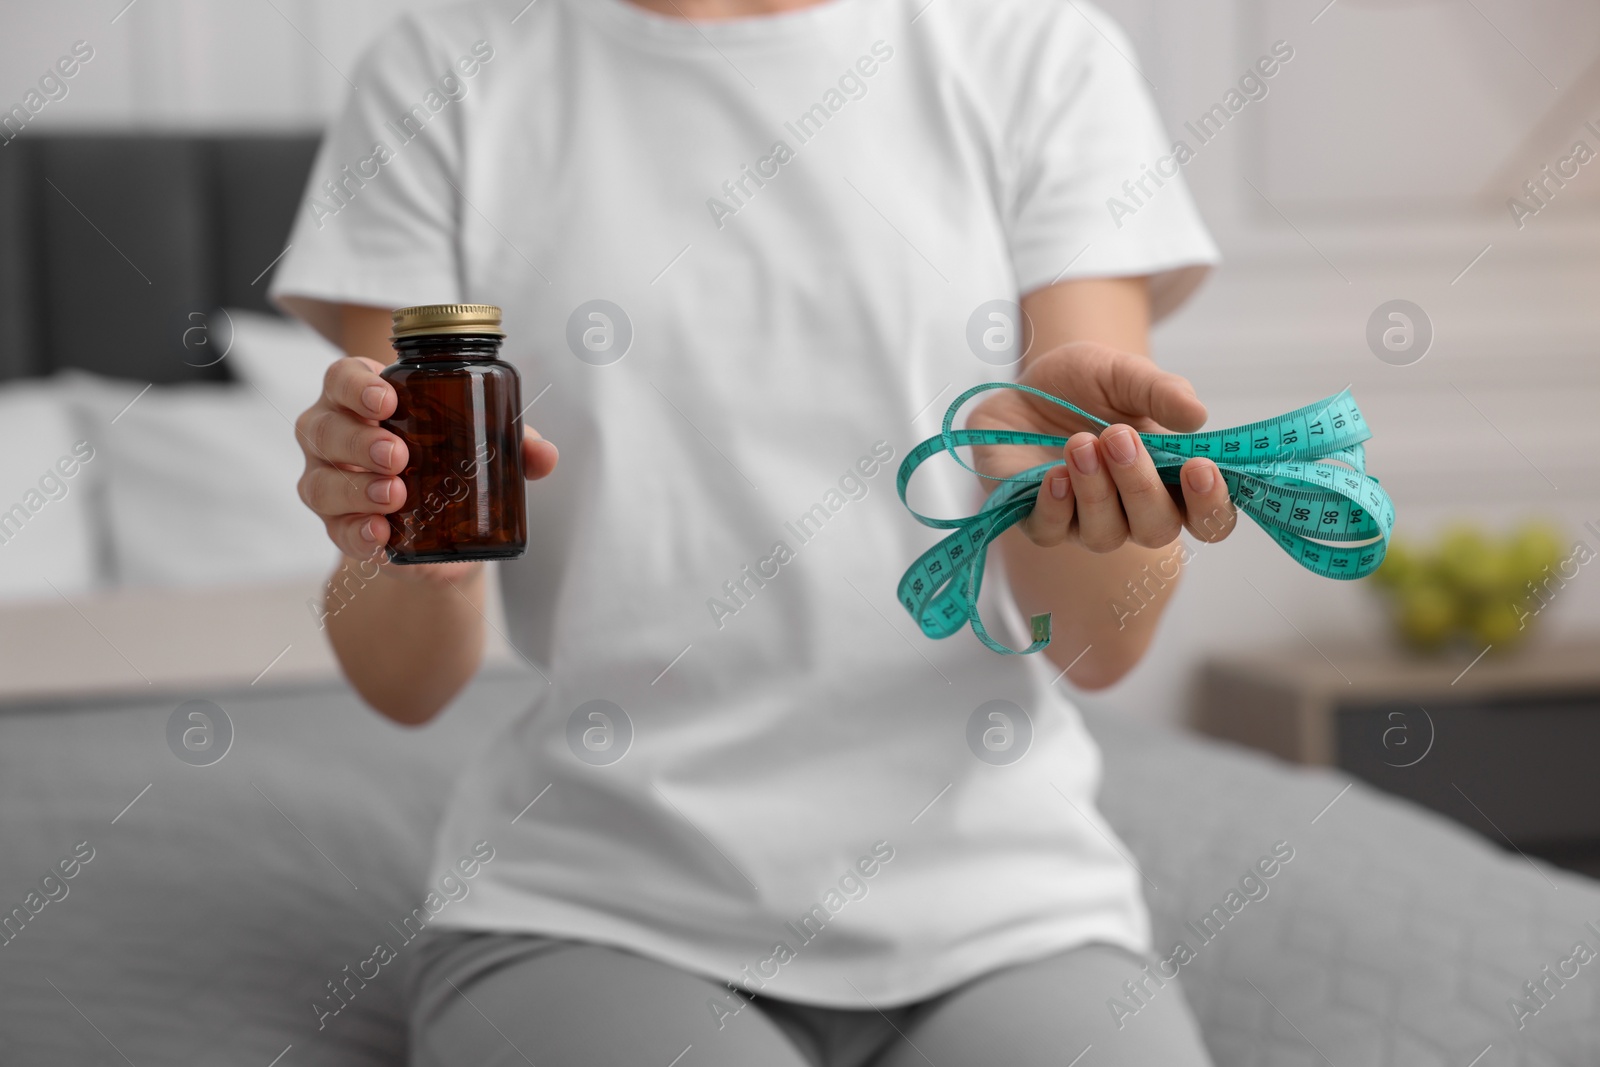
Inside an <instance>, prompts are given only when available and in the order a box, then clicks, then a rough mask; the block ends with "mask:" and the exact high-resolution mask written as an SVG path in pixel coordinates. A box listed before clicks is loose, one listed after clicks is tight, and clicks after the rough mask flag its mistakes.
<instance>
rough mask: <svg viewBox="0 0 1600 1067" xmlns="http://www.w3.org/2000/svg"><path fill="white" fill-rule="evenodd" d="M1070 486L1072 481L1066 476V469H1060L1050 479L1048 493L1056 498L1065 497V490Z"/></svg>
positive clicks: (1063, 498)
mask: <svg viewBox="0 0 1600 1067" xmlns="http://www.w3.org/2000/svg"><path fill="white" fill-rule="evenodd" d="M1070 488H1072V481H1071V479H1069V478H1068V477H1067V472H1066V471H1061V472H1060V473H1059V474H1056V475H1054V476H1053V477H1052V478H1051V479H1050V495H1051V496H1053V497H1055V498H1056V499H1057V500H1065V499H1067V490H1068V489H1070Z"/></svg>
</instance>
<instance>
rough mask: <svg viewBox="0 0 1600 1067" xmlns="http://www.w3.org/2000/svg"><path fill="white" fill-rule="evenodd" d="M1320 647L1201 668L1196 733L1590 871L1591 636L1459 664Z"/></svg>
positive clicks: (1595, 707)
mask: <svg viewBox="0 0 1600 1067" xmlns="http://www.w3.org/2000/svg"><path fill="white" fill-rule="evenodd" d="M1320 647H1321V652H1318V651H1316V650H1315V649H1313V648H1311V647H1310V646H1308V645H1306V644H1305V643H1303V642H1302V643H1301V644H1300V645H1299V646H1298V647H1296V646H1293V645H1291V646H1287V647H1285V648H1282V649H1279V650H1277V651H1276V652H1272V653H1259V654H1252V655H1240V656H1227V657H1218V658H1215V659H1212V660H1210V661H1208V662H1206V663H1205V664H1204V665H1203V666H1202V667H1201V669H1200V674H1199V685H1198V687H1197V694H1196V702H1195V706H1194V708H1193V715H1192V722H1193V725H1194V727H1195V728H1196V729H1198V730H1199V731H1200V732H1202V733H1205V734H1209V735H1211V736H1213V737H1219V738H1223V739H1225V740H1229V741H1234V742H1237V743H1239V744H1244V745H1248V746H1250V747H1253V748H1258V749H1261V750H1263V751H1266V752H1270V753H1272V754H1274V755H1277V756H1280V757H1282V758H1283V759H1286V760H1291V761H1294V762H1298V763H1311V764H1322V765H1326V766H1335V767H1340V768H1343V769H1344V770H1346V771H1349V772H1350V773H1351V774H1353V775H1356V776H1357V777H1360V778H1362V779H1364V780H1365V781H1367V782H1370V783H1372V784H1373V785H1375V786H1377V787H1379V788H1380V789H1384V790H1387V791H1388V792H1391V793H1395V794H1398V795H1400V796H1403V797H1407V798H1409V799H1411V800H1414V801H1416V802H1417V803H1420V804H1423V805H1426V806H1427V807H1430V808H1433V809H1434V810H1436V811H1439V812H1442V813H1443V814H1445V815H1448V816H1450V817H1451V818H1453V819H1456V820H1457V821H1458V822H1461V823H1463V824H1465V825H1467V826H1470V827H1472V828H1473V829H1475V830H1477V831H1479V832H1481V833H1483V834H1484V835H1485V836H1487V837H1489V838H1490V839H1492V840H1494V841H1496V842H1498V843H1499V844H1501V845H1505V844H1506V843H1507V841H1508V840H1509V841H1510V842H1512V843H1514V844H1515V845H1516V847H1518V848H1520V849H1522V850H1523V851H1525V852H1528V853H1530V854H1533V855H1540V856H1543V857H1545V858H1548V859H1550V860H1551V861H1552V862H1555V863H1560V864H1562V865H1564V866H1570V867H1574V868H1576V869H1579V870H1583V871H1585V872H1587V873H1591V874H1597V873H1600V636H1596V637H1595V638H1593V639H1590V640H1569V641H1565V642H1555V641H1551V642H1542V641H1539V640H1538V639H1537V638H1535V639H1534V641H1532V642H1530V644H1529V645H1528V646H1527V647H1526V648H1523V649H1519V650H1515V651H1511V652H1508V653H1506V654H1505V655H1496V652H1495V651H1491V652H1489V654H1488V655H1486V656H1484V657H1483V658H1482V659H1480V660H1479V661H1477V662H1476V663H1473V664H1471V665H1470V666H1469V662H1470V661H1469V660H1467V659H1454V658H1440V659H1426V658H1422V657H1414V656H1408V655H1406V654H1404V653H1402V652H1399V651H1397V650H1394V649H1385V648H1379V647H1374V646H1353V645H1333V644H1327V643H1321V644H1320ZM1324 653H1325V655H1324Z"/></svg>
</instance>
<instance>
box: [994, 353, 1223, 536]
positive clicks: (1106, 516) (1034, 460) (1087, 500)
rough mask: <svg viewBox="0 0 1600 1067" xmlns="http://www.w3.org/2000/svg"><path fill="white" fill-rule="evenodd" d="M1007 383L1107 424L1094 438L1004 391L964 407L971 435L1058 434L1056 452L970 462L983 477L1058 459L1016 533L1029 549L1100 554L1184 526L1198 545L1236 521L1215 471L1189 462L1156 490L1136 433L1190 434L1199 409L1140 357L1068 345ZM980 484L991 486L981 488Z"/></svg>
mask: <svg viewBox="0 0 1600 1067" xmlns="http://www.w3.org/2000/svg"><path fill="white" fill-rule="evenodd" d="M1018 382H1019V383H1020V384H1022V385H1029V386H1032V387H1033V388H1035V389H1039V390H1041V391H1043V392H1046V393H1049V394H1050V395H1052V396H1057V397H1060V398H1061V399H1063V400H1068V401H1071V402H1072V403H1074V404H1076V405H1077V406H1078V407H1080V408H1082V409H1083V410H1085V411H1088V412H1091V413H1092V414H1095V415H1098V416H1099V417H1100V418H1102V419H1105V420H1107V421H1108V422H1110V423H1111V425H1110V426H1108V427H1106V429H1105V430H1103V431H1101V432H1100V433H1099V434H1098V435H1096V434H1094V433H1093V432H1090V430H1089V429H1088V424H1086V423H1084V421H1083V420H1082V419H1080V418H1078V417H1077V416H1075V415H1073V414H1072V412H1070V411H1068V410H1067V409H1066V408H1063V407H1059V406H1057V405H1055V404H1051V403H1049V402H1047V401H1044V400H1041V399H1039V398H1038V397H1035V396H1032V395H1030V394H1028V393H1023V392H1019V391H1018V390H1015V389H1003V390H1001V389H997V390H995V391H993V392H991V393H990V394H989V395H988V397H987V398H986V399H985V400H984V401H982V402H981V403H980V404H979V405H978V406H977V407H976V408H974V409H973V412H972V415H971V417H970V418H969V419H968V420H967V425H968V427H970V428H972V429H995V430H1023V431H1028V432H1032V433H1043V434H1052V435H1055V436H1068V435H1070V439H1069V440H1068V442H1067V445H1066V448H1065V449H1064V450H1063V452H1062V453H1058V452H1056V451H1055V450H1053V449H1049V448H1044V447H1035V446H1023V445H986V446H978V447H975V448H974V449H973V453H974V460H973V466H974V467H976V468H977V469H978V470H980V471H982V472H983V473H985V474H988V475H991V476H993V477H1010V476H1011V475H1014V474H1017V473H1019V472H1021V471H1023V470H1026V469H1027V468H1029V467H1035V466H1038V465H1039V464H1041V463H1048V462H1051V461H1052V460H1056V461H1061V460H1063V459H1064V460H1065V462H1064V463H1061V464H1060V465H1059V466H1057V467H1056V469H1054V470H1052V471H1050V472H1048V473H1047V474H1046V475H1045V478H1044V481H1043V483H1042V484H1041V485H1040V488H1039V500H1038V503H1037V504H1035V505H1034V509H1033V512H1032V513H1031V514H1030V515H1029V516H1028V518H1027V519H1026V520H1025V521H1024V522H1022V523H1020V524H1019V528H1020V529H1021V530H1022V531H1023V533H1024V534H1025V535H1026V536H1027V538H1028V539H1029V540H1030V541H1032V542H1033V543H1034V544H1036V545H1039V546H1041V547H1045V548H1048V547H1050V546H1053V545H1059V544H1062V543H1067V542H1070V543H1075V544H1079V545H1082V546H1083V547H1084V548H1086V549H1088V550H1089V551H1091V552H1111V551H1113V550H1115V549H1117V548H1120V547H1122V545H1124V544H1126V543H1127V542H1130V541H1131V542H1133V543H1134V544H1136V545H1140V546H1142V547H1145V548H1160V547H1162V546H1164V545H1168V544H1171V543H1172V542H1173V541H1175V540H1176V539H1177V537H1178V534H1179V532H1180V531H1181V530H1183V529H1185V528H1187V529H1188V530H1189V532H1190V533H1191V534H1193V535H1194V536H1195V537H1196V538H1198V539H1199V540H1201V541H1208V542H1209V541H1220V540H1222V539H1223V538H1224V537H1226V536H1228V534H1229V533H1230V532H1231V531H1232V530H1233V527H1234V524H1235V520H1236V517H1237V516H1236V514H1235V512H1234V507H1233V503H1232V501H1230V500H1229V499H1228V487H1227V486H1226V485H1225V484H1224V483H1223V481H1222V474H1221V472H1220V471H1218V470H1217V465H1216V464H1215V463H1213V462H1212V461H1211V460H1209V459H1200V458H1194V459H1190V460H1189V461H1188V462H1186V463H1185V464H1184V465H1183V470H1182V489H1181V492H1180V491H1179V490H1178V489H1176V488H1173V487H1169V486H1168V485H1167V484H1166V483H1164V482H1163V481H1162V480H1161V478H1160V475H1158V474H1157V473H1156V469H1155V464H1154V462H1153V461H1152V460H1151V458H1150V453H1149V452H1148V451H1147V450H1146V449H1145V447H1144V442H1143V441H1141V440H1140V439H1139V435H1138V433H1135V432H1134V431H1135V430H1138V431H1141V432H1145V433H1151V432H1155V433H1160V432H1168V431H1175V432H1191V431H1194V430H1197V429H1199V428H1200V427H1201V426H1202V425H1204V424H1205V420H1206V408H1205V405H1204V404H1202V403H1201V402H1200V398H1199V397H1197V396H1196V395H1195V392H1194V387H1193V386H1191V385H1190V384H1189V381H1188V379H1186V378H1183V377H1181V376H1179V375H1176V374H1171V373H1168V372H1167V371H1163V370H1162V369H1161V368H1159V367H1157V366H1156V365H1155V363H1154V362H1152V361H1151V360H1150V359H1149V358H1148V357H1146V356H1140V355H1134V354H1133V353H1130V352H1121V351H1118V350H1117V349H1114V348H1110V347H1107V346H1105V345H1098V344H1092V343H1088V342H1078V343H1074V344H1069V345H1064V346H1062V347H1061V348H1057V349H1055V350H1053V351H1050V352H1045V353H1041V354H1040V355H1038V356H1036V357H1034V358H1033V359H1031V360H1029V363H1028V366H1027V369H1026V370H1025V371H1024V373H1023V375H1022V377H1021V378H1019V379H1018ZM985 484H986V486H987V487H988V488H991V489H992V488H993V487H994V486H995V485H997V484H998V483H997V482H990V481H987V480H985Z"/></svg>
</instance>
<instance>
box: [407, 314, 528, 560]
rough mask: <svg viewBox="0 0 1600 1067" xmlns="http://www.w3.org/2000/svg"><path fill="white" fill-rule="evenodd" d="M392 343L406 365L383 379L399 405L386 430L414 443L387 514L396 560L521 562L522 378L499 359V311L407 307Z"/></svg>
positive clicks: (524, 523) (524, 538)
mask: <svg viewBox="0 0 1600 1067" xmlns="http://www.w3.org/2000/svg"><path fill="white" fill-rule="evenodd" d="M391 340H392V341H393V343H394V350H395V353H396V355H397V357H398V358H397V360H396V361H395V362H394V363H391V364H389V365H388V366H387V367H385V368H384V369H383V377H384V378H385V379H386V380H387V381H388V382H389V384H390V385H392V386H394V391H395V393H396V394H397V395H398V397H399V405H398V406H397V407H396V408H395V411H394V414H393V415H392V416H390V417H389V418H387V419H385V420H384V421H383V424H382V425H383V428H384V429H386V430H389V431H390V432H392V433H394V434H396V435H398V436H399V437H400V439H401V440H402V441H404V442H405V443H406V450H407V452H408V458H407V460H406V467H405V470H403V471H401V472H400V479H401V481H403V482H404V483H405V487H406V499H405V503H404V504H403V505H402V506H401V508H400V510H398V511H395V512H392V513H390V515H389V516H388V518H389V541H388V544H387V546H386V548H387V551H388V555H389V559H390V561H391V562H394V563H449V562H454V561H457V560H474V559H515V558H516V557H518V556H520V555H522V552H523V550H524V549H525V548H526V547H527V544H528V520H527V514H526V511H525V506H524V503H523V481H522V416H521V411H522V390H521V378H520V376H519V375H518V374H517V369H516V368H515V367H513V366H511V364H509V363H505V362H502V361H501V359H500V345H501V342H503V341H504V340H505V331H504V330H502V329H501V328H500V309H499V308H497V307H493V306H491V305H488V304H427V305H424V306H421V307H409V308H401V309H400V310H398V311H396V312H395V313H394V336H393V338H392V339H391Z"/></svg>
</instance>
